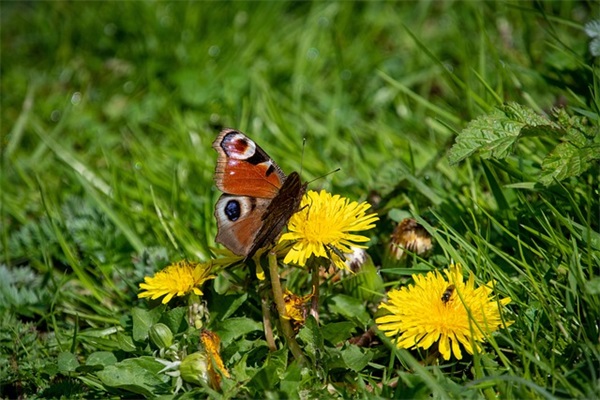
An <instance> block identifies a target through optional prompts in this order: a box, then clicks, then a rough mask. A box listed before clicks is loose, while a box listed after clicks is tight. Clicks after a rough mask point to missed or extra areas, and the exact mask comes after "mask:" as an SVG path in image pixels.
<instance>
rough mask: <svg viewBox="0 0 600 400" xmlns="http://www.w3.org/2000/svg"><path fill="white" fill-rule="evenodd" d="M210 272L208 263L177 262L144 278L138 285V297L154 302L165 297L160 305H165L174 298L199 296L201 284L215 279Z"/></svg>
mask: <svg viewBox="0 0 600 400" xmlns="http://www.w3.org/2000/svg"><path fill="white" fill-rule="evenodd" d="M210 271H211V265H210V264H209V263H197V262H193V261H187V260H182V261H178V262H176V263H174V264H171V265H169V266H168V267H166V268H165V269H163V270H161V271H158V272H157V273H156V274H154V276H152V277H149V276H147V277H145V278H144V282H143V283H140V293H139V294H138V297H139V298H144V297H150V299H152V300H154V299H157V298H159V297H161V296H165V297H164V298H163V299H162V303H163V304H166V303H168V302H169V301H171V299H172V298H173V297H174V296H185V295H187V294H188V293H194V294H196V295H198V296H201V295H202V290H201V289H200V288H201V286H202V284H203V283H204V282H205V281H207V280H209V279H213V278H214V277H215V276H214V275H211V274H210Z"/></svg>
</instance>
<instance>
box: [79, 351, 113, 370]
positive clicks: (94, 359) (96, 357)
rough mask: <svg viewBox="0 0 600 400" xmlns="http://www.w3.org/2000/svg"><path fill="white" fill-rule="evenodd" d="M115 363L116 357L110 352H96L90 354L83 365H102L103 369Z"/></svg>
mask: <svg viewBox="0 0 600 400" xmlns="http://www.w3.org/2000/svg"><path fill="white" fill-rule="evenodd" d="M116 363H117V357H115V355H114V354H113V353H111V352H110V351H96V352H94V353H92V354H90V355H89V356H88V358H87V360H86V361H85V365H102V366H104V367H106V366H108V365H113V364H116Z"/></svg>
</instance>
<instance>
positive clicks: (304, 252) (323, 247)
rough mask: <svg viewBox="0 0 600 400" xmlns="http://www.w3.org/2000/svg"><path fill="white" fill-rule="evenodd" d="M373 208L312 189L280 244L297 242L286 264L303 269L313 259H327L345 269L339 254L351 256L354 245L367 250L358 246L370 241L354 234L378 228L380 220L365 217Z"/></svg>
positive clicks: (373, 216)
mask: <svg viewBox="0 0 600 400" xmlns="http://www.w3.org/2000/svg"><path fill="white" fill-rule="evenodd" d="M370 207H371V206H370V205H369V204H368V203H366V202H363V203H358V202H356V201H352V202H351V201H350V200H348V199H346V198H344V197H341V196H339V195H331V193H327V192H326V191H324V190H322V191H320V192H315V191H313V190H309V191H308V192H307V193H306V194H305V195H304V197H303V198H302V202H301V204H300V211H298V212H297V213H296V214H294V215H293V216H292V218H291V219H290V221H289V223H288V232H287V233H284V234H283V235H282V236H281V239H280V241H286V240H290V241H294V242H295V243H294V245H293V246H292V248H291V249H290V251H289V252H288V253H287V255H286V257H285V259H284V262H285V263H295V264H298V265H301V266H304V265H306V261H307V260H308V259H309V258H310V257H311V256H315V257H327V258H330V259H331V260H332V261H333V262H334V263H335V265H336V266H337V267H338V268H346V264H345V263H344V261H343V259H342V257H340V254H344V253H351V252H352V246H356V247H361V248H365V247H366V246H364V245H360V244H358V243H364V242H367V241H368V240H369V238H367V237H366V236H362V235H358V234H355V233H354V232H359V231H365V230H367V229H371V228H373V227H375V221H377V220H378V219H379V218H378V217H377V215H375V214H366V211H367V210H368V209H369V208H370Z"/></svg>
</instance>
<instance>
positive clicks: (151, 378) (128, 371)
mask: <svg viewBox="0 0 600 400" xmlns="http://www.w3.org/2000/svg"><path fill="white" fill-rule="evenodd" d="M163 368H164V366H163V365H162V364H161V363H159V362H158V361H155V360H154V358H152V357H139V358H128V359H126V360H123V361H121V362H119V363H116V364H114V365H109V366H107V367H106V368H104V370H102V371H99V372H98V374H97V375H98V378H100V380H101V381H102V383H103V384H104V385H106V386H108V387H112V388H117V389H124V390H127V391H130V392H133V393H137V394H141V395H144V396H153V395H156V394H157V393H162V392H165V391H166V390H168V386H167V385H166V383H167V382H169V380H170V379H171V378H170V377H169V376H167V375H165V374H159V373H158V372H159V371H160V370H161V369H163Z"/></svg>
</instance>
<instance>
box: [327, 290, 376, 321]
mask: <svg viewBox="0 0 600 400" xmlns="http://www.w3.org/2000/svg"><path fill="white" fill-rule="evenodd" d="M330 301H331V304H330V305H329V309H330V310H331V311H332V312H335V313H338V314H340V315H342V316H344V317H345V318H346V319H348V320H350V321H354V322H355V323H357V325H360V326H362V327H366V326H367V324H368V323H369V321H370V319H371V317H369V313H368V312H367V310H366V309H365V305H364V303H363V301H362V300H359V299H355V298H354V297H350V296H346V295H345V294H338V295H336V296H333V297H332V298H331V300H330Z"/></svg>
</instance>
